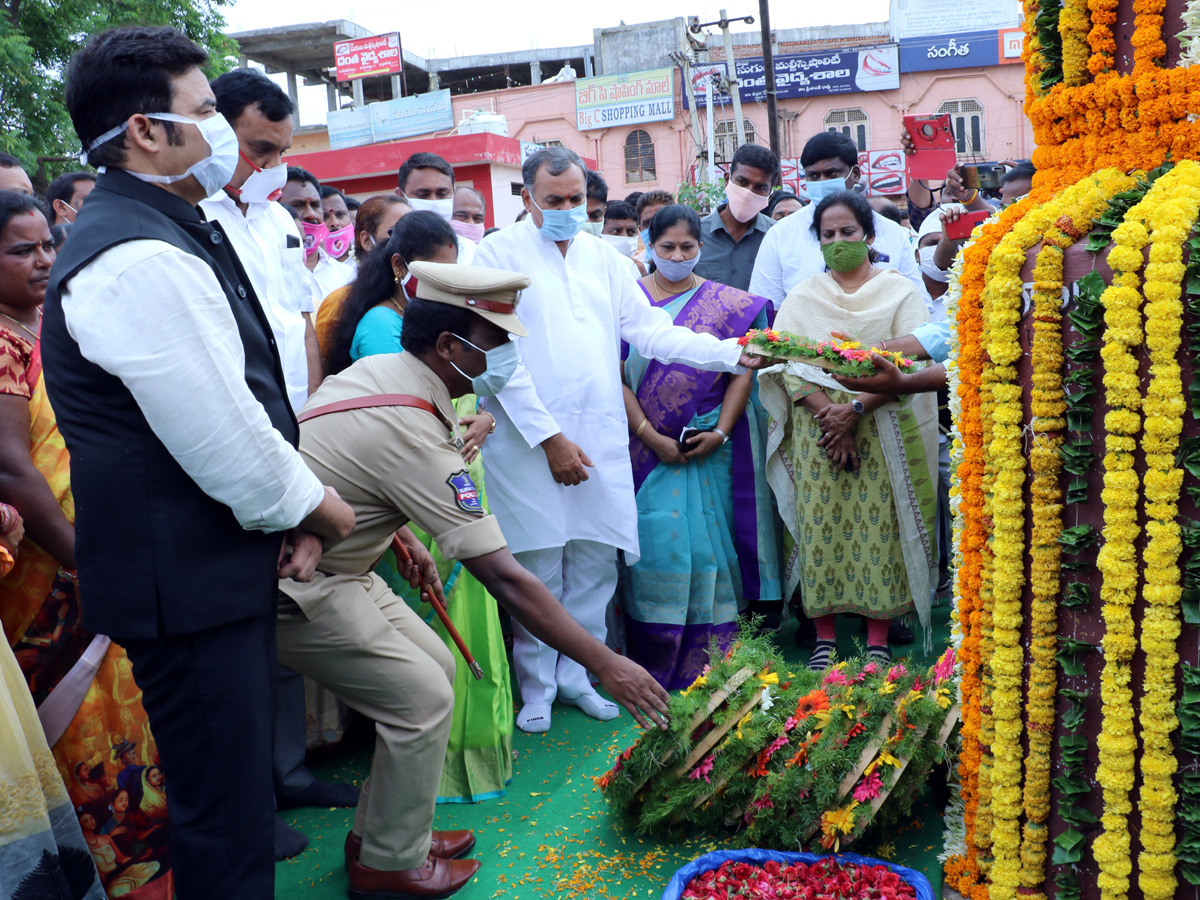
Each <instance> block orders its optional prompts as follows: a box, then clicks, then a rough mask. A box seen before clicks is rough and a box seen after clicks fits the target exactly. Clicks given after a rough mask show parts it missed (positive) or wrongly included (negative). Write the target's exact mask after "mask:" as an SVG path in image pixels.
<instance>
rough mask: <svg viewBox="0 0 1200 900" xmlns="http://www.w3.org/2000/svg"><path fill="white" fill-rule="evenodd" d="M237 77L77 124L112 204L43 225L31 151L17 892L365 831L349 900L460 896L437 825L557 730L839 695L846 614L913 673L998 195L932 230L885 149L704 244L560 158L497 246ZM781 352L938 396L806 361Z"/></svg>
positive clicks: (15, 719)
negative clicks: (729, 666) (781, 344)
mask: <svg viewBox="0 0 1200 900" xmlns="http://www.w3.org/2000/svg"><path fill="white" fill-rule="evenodd" d="M206 61H207V60H206V57H205V54H204V53H203V52H202V51H201V50H200V49H199V48H197V47H196V46H195V45H194V44H192V43H191V42H190V41H189V40H188V39H187V38H186V37H184V36H183V35H181V34H179V33H178V32H176V31H174V30H172V29H159V28H140V27H125V28H119V29H115V30H112V31H108V32H105V33H103V34H100V35H97V36H95V37H93V38H92V39H90V40H89V41H88V42H87V44H86V45H85V46H84V47H83V48H82V49H81V50H80V51H79V52H78V53H77V55H76V57H75V58H74V60H73V62H72V64H71V67H70V70H69V72H68V73H67V78H66V83H65V91H66V101H67V107H68V110H69V112H70V114H71V118H72V122H73V124H74V127H75V130H76V132H77V134H78V137H79V140H80V142H81V145H82V147H83V150H84V155H85V162H86V163H87V164H88V165H90V166H92V167H94V168H95V170H96V172H97V173H98V174H93V173H91V172H88V171H78V172H70V173H67V174H64V175H61V176H60V177H58V178H56V179H55V180H54V181H53V182H51V183H50V185H49V186H48V188H47V189H46V191H45V193H44V196H42V197H38V196H35V195H34V190H33V184H32V182H31V180H30V178H29V176H28V174H27V173H26V172H25V170H24V169H23V167H22V166H21V164H20V162H19V161H18V160H16V159H15V158H12V157H9V156H4V155H0V444H2V450H0V570H2V571H3V572H4V573H5V574H4V576H3V578H2V579H0V622H2V624H3V627H4V632H5V636H6V637H7V639H8V645H9V647H10V648H11V652H8V651H4V652H3V653H0V677H2V678H3V681H4V687H5V690H4V692H3V698H4V699H3V701H2V702H3V706H2V711H0V784H3V785H4V786H5V791H6V798H5V801H4V802H5V804H6V805H7V806H8V807H9V808H11V809H16V810H20V811H21V815H20V816H17V817H15V818H14V817H13V816H5V817H2V818H3V821H0V892H3V893H4V894H5V895H6V896H16V893H15V891H16V890H17V888H18V887H19V886H22V885H33V886H35V887H36V886H37V885H39V884H45V885H51V884H59V883H60V882H62V880H63V879H66V880H67V882H68V883H69V884H70V885H71V888H72V891H73V893H72V894H71V896H75V897H88V898H102V897H105V896H108V897H117V896H128V897H132V898H134V900H146V898H153V900H158V898H169V897H171V895H172V893H174V894H176V895H177V896H178V897H179V898H181V900H192V898H199V897H205V898H208V897H213V896H221V897H226V898H257V900H261V898H267V897H270V896H271V895H272V891H273V888H272V886H273V877H274V876H273V873H274V867H273V862H274V860H275V859H279V858H286V857H288V856H292V855H295V854H296V853H298V852H300V850H302V849H303V847H304V846H305V844H306V838H305V836H304V835H303V834H301V833H299V832H298V831H296V830H295V829H294V828H291V827H290V826H288V825H287V824H286V823H285V822H284V820H283V819H282V818H281V817H280V816H279V814H278V811H279V810H286V809H289V808H294V807H298V806H325V807H328V806H354V807H356V813H355V817H354V825H353V828H352V829H351V831H350V833H349V834H348V835H347V837H346V843H345V858H346V865H347V868H348V870H349V878H350V889H351V896H353V897H356V898H360V900H362V898H369V897H374V896H378V897H433V896H446V895H448V894H449V893H452V892H453V891H455V890H457V889H458V888H460V887H462V886H463V885H464V884H466V883H467V882H468V881H469V880H470V879H471V878H472V877H473V876H474V874H475V872H476V871H477V870H478V868H479V865H480V863H479V861H476V860H469V859H465V858H464V857H465V856H466V855H467V854H469V853H470V852H471V850H472V849H473V847H474V842H475V841H474V836H473V835H472V834H471V833H470V832H439V831H434V830H433V827H432V826H433V819H434V808H435V804H436V803H438V802H477V801H482V800H487V799H489V798H493V797H498V796H502V795H503V793H504V791H505V788H506V785H507V784H508V783H509V781H510V779H511V778H512V774H513V753H512V735H513V728H514V724H515V727H517V728H520V729H522V730H524V731H526V732H532V733H538V732H546V731H549V730H550V728H551V726H552V718H553V706H554V704H555V702H556V701H557V702H560V703H566V704H569V705H572V706H576V707H578V708H579V709H581V710H582V711H583V712H584V713H586V714H587V715H589V716H592V717H594V718H597V719H600V720H607V719H611V718H614V717H616V716H618V715H619V711H620V707H624V708H625V709H627V710H628V711H629V712H630V714H631V715H632V716H633V717H634V718H635V719H636V720H637V721H638V722H639V724H642V725H644V726H647V727H655V726H662V725H663V724H664V722H665V720H664V718H663V716H664V713H665V711H666V708H667V706H666V702H667V699H668V694H667V691H668V690H674V689H677V688H682V687H686V686H687V685H688V684H689V683H691V682H692V681H693V680H694V679H695V678H696V677H697V676H698V675H699V674H700V673H701V672H702V670H703V667H704V665H705V662H706V660H707V659H708V654H709V649H710V647H711V646H712V644H713V643H714V642H716V644H717V645H718V646H722V647H723V646H726V645H728V644H729V642H730V641H732V640H733V638H734V635H735V634H736V632H737V629H738V627H739V622H740V621H741V620H743V619H747V618H748V619H750V620H751V621H753V622H754V623H756V625H757V627H759V628H760V629H762V630H764V631H779V630H780V629H781V628H782V627H783V625H784V624H785V623H786V622H787V620H788V618H789V609H790V610H791V613H794V614H795V616H796V618H798V619H799V620H800V624H799V626H798V628H797V630H796V638H795V640H796V641H797V642H798V643H799V644H801V645H802V646H807V647H810V648H811V650H812V652H811V657H810V662H809V665H810V666H812V667H813V668H815V669H817V670H821V669H824V668H825V667H826V666H828V665H829V664H830V663H831V662H832V661H833V660H834V659H835V657H836V617H837V616H838V615H854V616H858V617H860V618H861V619H862V620H863V624H864V627H865V630H866V634H867V640H866V645H867V650H868V652H869V653H870V654H871V655H872V656H874V657H876V658H878V659H880V660H883V661H890V659H891V650H890V646H889V645H890V644H896V643H904V642H911V641H912V640H913V634H912V631H911V630H909V629H908V628H907V627H906V626H905V625H904V624H903V622H902V621H901V619H902V618H904V617H909V616H910V615H911V616H913V617H914V618H913V619H912V621H913V622H914V623H915V624H916V625H917V626H918V627H919V628H920V629H921V630H922V631H924V632H925V633H926V634H927V633H928V627H929V609H930V606H931V604H932V603H935V602H937V598H938V596H939V594H944V593H945V591H946V590H947V585H948V581H947V579H948V562H947V557H948V550H947V546H948V541H949V534H948V527H949V526H948V520H949V516H948V497H947V490H948V486H949V479H948V471H947V467H948V455H947V453H948V447H947V438H946V430H947V426H948V422H947V421H946V418H945V415H944V408H945V405H946V404H945V401H944V389H945V373H944V369H943V368H942V366H941V365H940V363H941V362H942V361H943V360H944V359H945V357H946V354H947V349H948V326H947V324H946V323H945V312H944V309H943V308H942V306H941V304H942V302H943V301H942V297H943V295H944V293H945V290H946V281H947V270H948V268H949V266H950V264H951V262H952V260H953V257H954V254H955V252H956V249H957V245H958V243H960V242H958V241H955V240H952V239H950V238H948V237H947V235H946V233H945V225H946V223H948V222H953V221H955V220H956V219H957V218H958V216H959V215H961V214H962V212H963V211H964V210H976V209H990V208H992V206H991V205H990V204H989V200H988V199H986V198H985V197H983V196H982V195H981V194H980V192H979V191H973V192H971V191H968V190H966V189H965V188H964V186H963V183H962V179H961V177H960V175H959V172H958V171H957V170H951V171H950V172H949V173H948V174H947V179H946V182H945V184H944V185H942V186H940V187H937V186H933V187H931V186H930V185H928V184H925V183H923V182H914V183H913V184H912V185H911V186H910V188H909V193H908V197H907V204H906V208H904V209H901V208H900V207H898V206H897V205H896V203H895V202H893V200H891V199H889V198H871V199H870V200H868V199H866V198H865V197H864V196H863V194H862V191H861V187H862V185H861V183H860V173H859V169H858V148H857V147H856V146H855V145H854V143H853V142H852V141H850V139H849V138H847V137H845V136H844V135H841V134H838V133H834V132H822V133H818V134H816V135H814V136H813V137H812V138H811V139H810V140H809V141H808V142H807V144H806V145H805V148H804V151H803V155H802V159H801V162H802V165H803V168H804V173H805V179H806V181H805V187H804V189H803V190H801V191H798V192H792V191H785V190H782V189H780V175H781V170H780V163H779V160H778V158H777V157H776V156H775V155H774V154H772V153H771V151H770V150H768V149H766V148H764V147H761V146H757V145H754V144H747V145H745V146H742V147H740V148H738V149H737V151H736V153H735V154H734V156H733V158H732V160H731V161H730V164H729V170H728V172H727V174H726V175H725V176H724V177H725V185H724V192H725V199H724V200H723V201H722V202H721V203H720V204H718V205H717V206H716V207H715V208H714V209H712V210H711V211H709V212H708V213H707V214H705V215H700V214H698V213H697V212H696V211H695V210H693V209H692V208H690V207H688V206H686V205H681V204H680V203H678V202H676V199H675V197H674V196H673V195H672V194H671V193H669V192H667V191H664V190H652V191H647V192H645V193H634V194H631V195H629V196H626V197H624V198H622V199H617V198H615V197H611V198H610V196H609V187H608V185H607V183H606V182H605V179H604V177H603V175H602V173H600V172H596V171H589V170H588V169H587V167H586V166H585V165H584V164H583V162H582V161H581V160H580V159H579V157H577V156H576V155H575V154H573V153H571V152H570V151H568V150H565V149H561V148H550V149H543V150H541V151H539V152H537V153H534V154H533V155H531V156H530V157H529V159H528V160H527V161H526V163H525V164H524V166H523V170H522V177H523V189H522V200H523V205H524V210H523V211H522V213H521V215H520V216H519V217H518V219H517V221H515V222H513V223H511V224H506V225H504V226H503V227H490V228H489V227H487V222H488V220H489V211H488V198H487V197H486V196H485V195H483V194H482V193H480V192H478V191H477V190H475V189H474V188H473V187H471V186H468V185H462V184H457V183H456V180H455V172H454V169H453V167H451V166H450V165H449V164H448V163H447V162H446V161H445V160H444V159H442V158H441V157H439V156H436V155H434V154H431V153H415V154H412V155H411V156H409V157H408V158H407V159H406V160H405V161H404V163H403V164H402V165H401V166H400V168H399V171H398V173H397V187H396V189H395V191H394V192H393V193H391V194H381V195H377V196H372V197H368V198H364V199H362V200H361V202H360V200H358V199H355V198H352V197H348V196H346V195H345V194H344V193H343V192H342V191H340V190H339V189H338V188H337V187H335V186H333V185H323V184H321V183H320V181H319V180H318V179H317V178H316V177H315V176H314V175H313V174H311V173H310V172H308V171H306V170H304V169H302V168H298V167H294V166H288V165H287V164H286V162H285V154H286V153H287V151H288V150H289V148H290V146H291V143H292V127H293V126H292V122H293V119H292V114H293V111H294V110H293V105H292V102H291V100H290V99H289V98H288V96H287V94H286V93H285V92H283V91H282V90H281V89H280V88H279V87H278V86H277V85H276V84H274V83H273V82H272V81H271V80H270V79H269V78H267V77H266V76H265V75H264V74H262V73H261V72H258V71H255V70H251V69H237V70H234V71H232V72H229V73H227V74H224V75H221V76H220V77H218V78H216V79H214V80H213V81H212V82H211V83H210V82H209V81H208V79H206V78H205V76H204V74H203V72H202V68H201V67H202V66H203V65H204V64H205V63H206ZM1031 177H1032V170H1031V168H1030V167H1029V166H1028V164H1026V163H1019V162H1017V163H1012V164H1010V165H1009V166H1008V167H1007V169H1006V172H1005V174H1004V176H1003V188H1002V192H1001V196H1000V197H998V198H995V199H996V200H998V201H999V202H1009V201H1011V200H1012V199H1014V198H1015V197H1017V196H1019V195H1020V194H1021V193H1023V192H1024V191H1027V190H1028V189H1029V180H1030V178H1031ZM909 224H911V225H912V226H913V228H916V229H918V230H917V231H915V232H914V231H913V228H910V227H909ZM767 327H774V328H777V329H783V330H786V331H790V332H793V333H797V334H806V335H808V336H810V337H813V338H820V339H824V338H828V337H830V336H831V335H833V336H837V337H842V338H845V339H853V340H858V341H860V342H862V344H863V345H864V346H871V345H874V346H876V347H879V348H881V349H889V350H894V351H898V352H901V353H904V354H906V355H909V356H912V357H915V358H919V359H926V360H931V361H932V364H931V365H929V366H927V367H925V368H923V369H919V370H917V371H913V372H901V371H900V370H899V369H897V368H896V367H895V366H894V365H892V364H890V363H889V362H888V361H887V360H886V359H885V358H883V357H880V356H875V357H874V359H875V361H876V365H877V367H878V370H877V374H875V375H872V376H868V377H862V378H855V379H846V378H834V377H832V376H830V375H829V374H827V373H825V372H823V371H822V370H819V369H816V368H814V367H811V366H806V365H803V364H800V363H797V362H789V363H786V364H775V365H771V364H770V363H769V362H768V361H767V360H765V359H764V358H762V357H756V356H751V355H747V354H745V353H744V352H743V349H742V347H741V346H740V344H739V341H738V339H739V338H741V337H743V336H744V335H745V334H746V333H747V332H748V331H749V330H751V329H761V328H767ZM756 370H757V371H756ZM939 390H941V391H942V392H943V394H942V402H941V404H940V405H941V407H942V412H943V415H941V416H939V402H938V391H939ZM939 426H940V427H939ZM443 600H444V601H446V604H447V606H448V612H447V613H446V618H445V619H444V620H443V619H440V618H434V617H433V613H432V607H433V606H438V605H440V604H441V603H442V601H443ZM502 611H503V613H502ZM505 615H507V617H508V618H509V619H510V621H511V631H512V664H513V667H514V669H515V672H516V681H517V688H518V692H519V697H518V698H517V700H518V703H517V707H518V711H517V713H516V715H515V720H514V715H513V712H514V704H513V700H514V698H513V696H512V689H511V686H510V676H509V668H508V665H509V664H508V656H507V653H506V649H505V634H504V618H505ZM459 640H462V641H463V642H464V643H465V646H466V647H467V648H468V649H469V650H470V651H473V652H474V653H476V654H478V659H477V660H475V661H474V662H475V664H474V665H467V663H466V660H465V659H464V658H462V656H461V651H460V649H458V641H459ZM306 676H307V677H308V678H309V679H311V681H312V682H313V683H314V684H315V685H317V686H320V687H321V688H323V689H324V690H327V691H330V692H332V694H333V695H334V696H336V697H337V698H338V699H339V700H341V701H342V702H344V703H345V704H346V705H347V706H348V707H350V708H351V709H353V710H355V711H357V712H358V713H360V714H362V715H363V716H366V717H367V718H368V719H370V720H371V721H372V722H373V723H374V728H375V733H376V744H375V755H374V759H373V762H372V766H371V774H370V776H369V777H368V778H367V779H366V781H365V782H364V783H363V785H362V786H361V789H360V788H358V787H355V786H352V785H346V784H332V783H326V782H322V781H320V780H318V779H316V778H314V776H313V775H312V773H311V772H309V771H308V769H307V768H306V767H305V763H304V755H305V681H304V678H305V677H306ZM597 684H599V685H600V686H602V687H603V688H604V689H605V690H606V691H607V694H608V697H606V696H604V695H602V694H601V693H599V692H598V691H597ZM610 697H611V700H610V699H609V698H610ZM614 701H615V702H614ZM81 861H82V862H81ZM21 896H31V897H32V896H50V894H37V893H28V894H23V895H21ZM54 896H58V894H54Z"/></svg>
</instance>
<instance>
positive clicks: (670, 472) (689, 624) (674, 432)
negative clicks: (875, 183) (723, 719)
mask: <svg viewBox="0 0 1200 900" xmlns="http://www.w3.org/2000/svg"><path fill="white" fill-rule="evenodd" d="M643 290H644V288H643ZM651 302H652V303H655V301H654V300H653V298H651ZM655 305H656V306H660V307H661V308H663V309H665V310H666V311H667V312H668V313H670V314H671V315H672V316H673V317H674V319H675V324H676V325H681V326H683V327H686V328H691V329H692V330H693V331H697V332H704V333H708V334H713V335H714V336H716V337H718V338H722V339H724V338H729V337H738V336H741V335H742V334H745V333H746V331H747V330H748V329H750V328H752V327H758V328H761V327H764V326H765V325H766V322H767V311H766V310H767V302H766V300H765V299H764V298H762V297H756V296H754V295H753V294H748V293H746V292H745V291H741V290H738V289H736V288H731V287H728V286H726V285H722V284H717V283H715V282H711V281H705V282H703V283H702V284H701V285H700V286H699V287H697V288H694V289H693V290H691V291H687V292H685V293H683V294H679V295H677V296H675V297H671V298H668V299H667V300H666V301H664V302H661V303H655ZM624 378H625V383H626V384H627V385H628V386H629V387H630V389H631V390H633V391H634V393H635V394H636V395H637V398H638V402H639V403H640V404H641V407H642V410H643V412H644V413H645V415H646V418H647V419H648V420H649V424H650V425H651V426H652V427H653V428H654V429H655V430H657V431H658V432H660V433H661V434H664V435H668V436H670V437H678V436H679V435H680V433H681V432H682V431H683V430H684V429H685V428H697V429H711V428H713V427H715V426H716V424H717V421H718V420H719V418H720V415H721V409H722V402H723V400H724V396H725V390H726V388H727V387H728V385H729V377H728V376H727V375H724V374H721V373H715V372H703V371H699V370H697V369H693V368H691V367H689V366H684V365H674V364H665V363H661V362H657V361H653V360H647V359H644V358H643V357H641V356H640V355H639V354H638V353H637V352H636V351H634V350H632V349H628V350H627V351H626V361H625V364H624ZM765 437H766V417H765V415H764V414H763V411H762V408H761V407H760V406H759V404H758V397H757V387H754V386H752V388H751V396H750V400H749V401H748V402H747V404H746V409H745V412H744V413H743V414H742V415H741V416H740V417H739V419H738V421H737V424H736V425H735V426H734V428H733V432H732V434H731V435H730V440H729V441H728V442H727V443H726V444H724V445H723V446H721V447H720V448H719V449H718V450H717V451H715V452H714V453H712V454H710V455H709V456H707V457H704V458H702V459H696V460H692V461H691V462H689V463H687V464H686V465H679V466H672V465H665V464H660V461H659V459H658V457H657V456H656V455H655V454H654V453H653V451H651V450H650V449H649V448H648V447H647V446H646V445H645V444H644V443H643V442H642V441H641V439H640V438H637V437H636V436H635V437H633V438H631V439H630V458H631V460H632V463H633V477H634V489H635V491H636V493H637V508H638V541H639V544H640V547H641V559H640V560H639V561H638V562H637V563H636V564H635V565H633V566H622V567H621V581H622V586H621V597H622V606H623V611H624V620H623V622H622V625H623V631H624V642H625V649H626V652H627V653H628V655H629V656H630V658H631V659H634V660H635V661H637V662H638V663H640V664H641V665H642V666H644V667H645V668H646V670H647V671H649V672H650V674H652V675H653V676H654V677H655V678H656V679H657V680H658V681H659V683H660V684H662V685H663V686H664V687H666V688H667V689H669V690H674V689H677V688H684V687H687V686H688V685H689V684H690V683H691V682H692V681H693V680H694V679H695V677H696V676H697V675H699V674H700V671H701V669H702V668H703V666H704V664H705V663H706V662H707V661H708V650H709V646H710V644H711V643H712V642H713V641H714V640H715V641H716V642H717V643H718V644H720V645H721V646H723V647H724V646H726V645H727V644H728V643H729V642H730V641H731V640H732V639H733V636H734V635H735V634H736V633H737V628H738V626H737V616H738V609H739V606H740V605H741V603H742V601H749V600H777V599H779V597H780V581H779V551H778V531H777V529H776V527H775V518H774V514H773V510H772V507H771V503H770V492H769V489H768V487H767V485H766V482H765V479H764V478H763V459H764V446H765Z"/></svg>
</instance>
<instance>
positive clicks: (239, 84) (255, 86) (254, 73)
mask: <svg viewBox="0 0 1200 900" xmlns="http://www.w3.org/2000/svg"><path fill="white" fill-rule="evenodd" d="M209 87H211V88H212V91H213V95H214V96H215V97H216V98H217V112H219V113H220V114H221V115H223V116H224V117H225V118H226V119H228V120H229V123H230V124H231V125H232V124H233V123H234V122H236V121H237V120H238V118H239V117H240V116H241V114H242V113H244V112H245V111H246V107H247V106H253V105H254V104H256V103H257V104H258V108H259V110H261V111H262V114H263V115H264V116H266V117H267V119H269V120H270V121H272V122H282V121H283V120H284V119H286V118H287V117H288V116H290V115H291V114H292V113H293V112H294V111H295V109H296V107H295V106H294V105H293V104H292V98H291V97H289V96H288V95H287V93H286V92H285V91H284V90H283V88H281V87H280V86H279V85H277V84H276V83H275V82H273V81H272V80H271V79H270V78H268V77H267V76H266V74H265V73H264V72H261V71H259V70H258V69H234V70H233V71H232V72H226V73H225V74H224V75H222V76H220V77H219V78H214V79H213V80H212V81H210V82H209Z"/></svg>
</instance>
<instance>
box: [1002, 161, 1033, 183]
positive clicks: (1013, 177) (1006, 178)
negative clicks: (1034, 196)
mask: <svg viewBox="0 0 1200 900" xmlns="http://www.w3.org/2000/svg"><path fill="white" fill-rule="evenodd" d="M1036 174H1037V169H1036V168H1034V165H1033V163H1031V162H1026V161H1024V160H1022V161H1021V162H1019V163H1017V164H1016V165H1015V166H1013V167H1012V168H1011V169H1009V170H1008V171H1007V172H1005V173H1004V174H1003V175H1001V176H1000V183H1001V184H1008V183H1009V182H1010V181H1018V180H1019V179H1022V178H1028V179H1029V180H1030V181H1032V180H1033V176H1034V175H1036Z"/></svg>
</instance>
